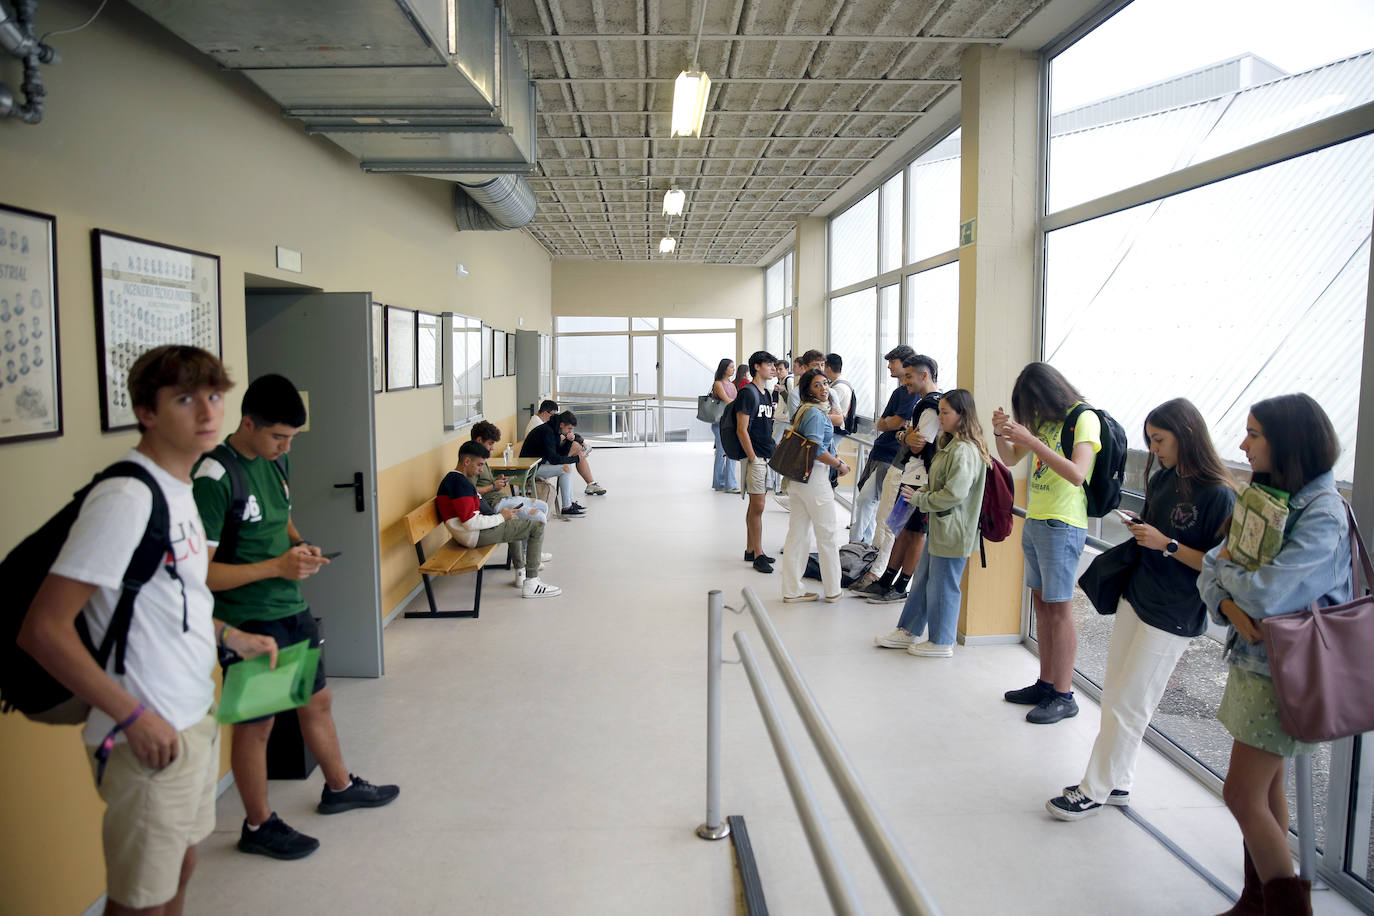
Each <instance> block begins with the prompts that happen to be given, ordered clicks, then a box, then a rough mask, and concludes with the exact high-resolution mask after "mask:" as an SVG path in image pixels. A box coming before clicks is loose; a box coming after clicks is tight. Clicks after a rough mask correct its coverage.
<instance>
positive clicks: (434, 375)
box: [415, 312, 444, 388]
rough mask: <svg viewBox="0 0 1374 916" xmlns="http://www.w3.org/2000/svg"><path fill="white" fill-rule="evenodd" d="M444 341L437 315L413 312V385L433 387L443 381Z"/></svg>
mask: <svg viewBox="0 0 1374 916" xmlns="http://www.w3.org/2000/svg"><path fill="white" fill-rule="evenodd" d="M443 344H444V341H443V336H442V335H441V334H440V333H439V316H438V315H432V314H430V313H429V312H416V313H415V387H416V388H433V387H434V386H435V385H439V384H442V383H443V376H442V372H443V366H444V346H443Z"/></svg>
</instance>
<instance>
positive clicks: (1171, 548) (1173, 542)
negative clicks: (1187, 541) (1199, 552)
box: [1164, 538, 1178, 557]
mask: <svg viewBox="0 0 1374 916" xmlns="http://www.w3.org/2000/svg"><path fill="white" fill-rule="evenodd" d="M1176 553H1178V540H1177V539H1175V538H1171V539H1170V540H1169V543H1167V544H1165V545H1164V555H1165V556H1166V557H1172V556H1173V555H1174V554H1176Z"/></svg>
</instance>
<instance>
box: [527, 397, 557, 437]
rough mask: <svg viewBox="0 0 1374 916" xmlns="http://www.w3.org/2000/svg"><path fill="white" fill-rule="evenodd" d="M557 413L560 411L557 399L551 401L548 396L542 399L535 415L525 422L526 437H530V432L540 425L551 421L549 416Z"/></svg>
mask: <svg viewBox="0 0 1374 916" xmlns="http://www.w3.org/2000/svg"><path fill="white" fill-rule="evenodd" d="M556 413H558V402H557V401H550V400H549V399H548V398H545V399H544V400H542V401H540V402H539V409H538V410H537V411H535V414H534V416H532V417H530V422H528V423H526V424H525V436H526V438H528V437H529V434H530V433H532V432H534V431H535V430H536V429H538V428H539V427H540V425H542V424H544V423H547V422H549V417H552V416H553V415H554V414H556Z"/></svg>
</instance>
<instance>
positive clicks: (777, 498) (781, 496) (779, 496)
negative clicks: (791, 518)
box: [773, 493, 792, 512]
mask: <svg viewBox="0 0 1374 916" xmlns="http://www.w3.org/2000/svg"><path fill="white" fill-rule="evenodd" d="M773 502H775V503H777V504H778V505H779V506H781V507H782V508H783V509H784V510H786V511H788V512H791V511H792V503H791V502H789V501H788V497H787V494H786V493H774V494H773Z"/></svg>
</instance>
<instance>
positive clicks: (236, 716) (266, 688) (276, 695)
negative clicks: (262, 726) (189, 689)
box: [215, 640, 320, 725]
mask: <svg viewBox="0 0 1374 916" xmlns="http://www.w3.org/2000/svg"><path fill="white" fill-rule="evenodd" d="M319 664H320V650H319V649H312V648H310V642H309V641H308V640H306V641H302V642H298V643H296V644H295V645H294V646H287V647H286V648H285V649H281V650H280V651H278V652H277V667H276V668H268V667H267V665H268V659H267V656H266V655H259V656H257V657H256V658H248V659H244V660H243V661H241V662H237V663H235V664H232V665H230V666H229V667H228V668H227V669H226V670H225V674H224V690H223V691H221V692H220V700H219V710H218V712H217V713H216V714H215V718H216V719H218V720H219V721H220V722H221V723H222V724H224V725H232V724H234V723H235V722H243V721H246V720H248V719H257V718H261V717H262V716H271V715H275V714H276V713H279V712H283V711H285V710H288V709H295V708H296V707H297V706H304V705H305V704H306V703H308V702H309V701H310V694H311V692H312V691H313V689H314V687H315V669H316V668H317V667H319Z"/></svg>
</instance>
